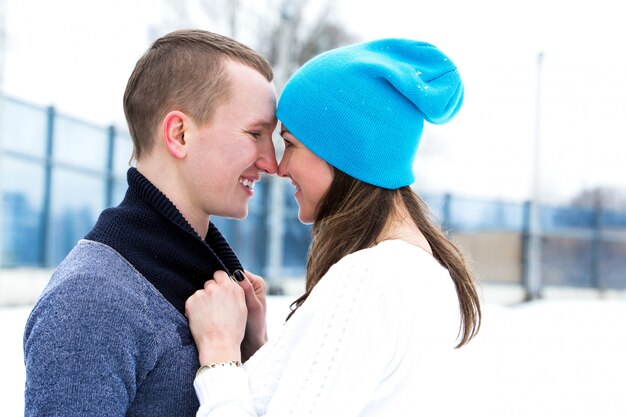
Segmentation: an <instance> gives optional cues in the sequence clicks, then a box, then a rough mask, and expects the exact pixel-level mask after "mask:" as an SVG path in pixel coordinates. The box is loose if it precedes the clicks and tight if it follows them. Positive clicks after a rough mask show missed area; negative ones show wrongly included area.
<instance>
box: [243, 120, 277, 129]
mask: <svg viewBox="0 0 626 417" xmlns="http://www.w3.org/2000/svg"><path fill="white" fill-rule="evenodd" d="M273 124H274V121H273V120H264V119H259V120H253V121H252V122H250V123H248V126H261V127H264V128H269V127H271V126H272V125H273Z"/></svg>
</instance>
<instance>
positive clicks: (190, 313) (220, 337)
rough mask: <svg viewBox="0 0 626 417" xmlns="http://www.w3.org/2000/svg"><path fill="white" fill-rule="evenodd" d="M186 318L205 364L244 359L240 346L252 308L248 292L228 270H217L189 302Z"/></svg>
mask: <svg viewBox="0 0 626 417" xmlns="http://www.w3.org/2000/svg"><path fill="white" fill-rule="evenodd" d="M185 315H186V316H187V318H188V319H189V328H190V329H191V334H192V336H193V338H194V340H195V342H196V346H197V348H198V354H199V359H200V364H201V365H207V364H210V363H217V362H227V361H232V360H241V352H240V350H239V349H240V345H241V342H242V340H243V336H244V332H245V330H246V319H247V317H248V309H247V308H246V295H245V294H244V289H243V288H242V287H241V286H239V285H237V283H236V282H235V281H234V280H232V279H231V278H230V277H229V276H228V275H227V274H226V273H225V272H224V271H217V272H215V274H213V279H212V280H208V281H207V282H206V283H205V284H204V289H202V290H198V291H196V292H195V294H193V295H192V296H191V297H189V298H188V299H187V302H186V303H185Z"/></svg>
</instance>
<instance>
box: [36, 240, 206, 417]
mask: <svg viewBox="0 0 626 417" xmlns="http://www.w3.org/2000/svg"><path fill="white" fill-rule="evenodd" d="M24 355H25V363H26V372H27V374H28V375H29V376H30V378H28V379H27V383H26V394H25V395H26V403H27V407H26V415H27V416H35V415H37V416H40V415H41V416H42V415H46V416H51V415H54V416H58V415H63V416H123V415H126V416H193V415H195V413H196V411H197V409H198V403H197V400H195V395H194V392H193V386H192V381H193V378H194V373H195V370H196V369H197V367H198V359H197V351H196V347H195V345H194V343H193V339H192V337H191V334H190V332H189V328H188V325H187V321H186V319H185V317H184V316H183V315H182V314H181V313H180V312H179V311H177V310H176V309H175V308H174V307H173V306H172V304H170V303H169V302H168V301H167V300H166V299H165V298H164V297H163V295H161V293H160V292H159V291H157V290H156V289H155V287H154V286H153V285H152V284H150V283H149V282H148V281H147V280H146V279H145V278H144V277H143V276H142V275H141V274H139V272H137V270H136V269H135V268H134V267H133V266H132V265H131V264H129V263H128V262H127V261H126V260H125V259H124V258H123V257H121V256H120V255H119V254H118V253H117V252H116V251H115V250H113V249H111V248H110V247H109V246H107V245H104V244H101V243H97V242H93V241H87V240H82V241H80V242H79V244H78V245H77V246H76V247H75V248H74V249H73V250H72V252H71V253H70V254H69V255H68V256H67V258H66V259H65V260H64V261H63V262H62V263H61V265H60V266H59V267H58V268H57V270H56V271H55V273H54V275H53V276H52V278H51V280H50V283H49V284H48V286H47V287H46V289H45V290H44V292H43V294H42V295H41V297H40V299H39V300H38V302H37V303H36V305H35V307H34V308H33V311H32V313H31V316H30V318H29V320H28V323H27V326H26V330H25V335H24ZM94 387H97V389H94Z"/></svg>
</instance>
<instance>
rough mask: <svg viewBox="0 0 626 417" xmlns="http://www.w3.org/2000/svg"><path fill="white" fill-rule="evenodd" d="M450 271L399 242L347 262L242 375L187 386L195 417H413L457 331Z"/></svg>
mask: <svg viewBox="0 0 626 417" xmlns="http://www.w3.org/2000/svg"><path fill="white" fill-rule="evenodd" d="M459 317H460V316H459V304H458V299H457V296H456V291H455V287H454V284H453V282H452V279H451V278H450V275H449V274H448V271H447V270H446V269H444V268H443V267H441V266H440V264H439V263H438V262H437V261H436V260H435V259H434V258H433V257H432V256H431V255H430V254H428V253H427V252H425V251H424V250H422V249H420V248H418V247H416V246H413V245H410V244H408V243H406V242H403V241H400V240H391V241H384V242H382V243H380V244H378V245H377V246H375V247H373V248H370V249H365V250H361V251H359V252H356V253H353V254H351V255H348V256H346V257H345V258H343V259H342V260H341V261H339V262H338V263H337V264H335V265H334V266H333V267H332V268H331V269H330V270H329V271H328V273H327V274H326V275H325V276H324V277H323V278H322V280H321V281H320V282H319V283H318V285H317V286H316V287H315V289H314V290H313V291H312V292H311V294H310V296H309V298H308V299H307V300H306V302H305V303H304V304H303V305H302V306H301V307H300V308H299V309H298V311H297V312H296V313H295V314H294V315H293V316H292V317H291V319H289V321H287V323H286V324H285V325H284V327H283V329H282V333H280V334H279V335H278V336H277V337H276V338H272V339H270V341H269V342H268V343H266V344H265V345H264V346H263V347H262V348H261V349H260V350H259V351H258V352H257V353H256V354H255V355H254V356H253V357H252V358H250V360H248V361H247V362H246V363H245V364H244V366H243V367H242V368H234V367H232V368H215V369H210V370H207V371H205V372H204V373H202V374H201V375H200V376H199V377H198V378H196V380H195V382H194V386H195V389H196V394H197V395H198V398H199V400H200V404H201V406H200V409H199V410H198V414H197V415H198V416H212V417H218V416H229V417H237V416H296V417H304V416H324V417H329V416H342V417H351V416H362V417H365V416H403V415H421V414H420V413H419V412H418V411H419V404H420V403H421V402H422V399H427V398H428V396H429V391H432V389H433V387H432V386H431V380H432V379H433V378H432V377H434V376H435V374H436V373H437V372H439V370H440V369H441V367H442V366H445V361H446V355H448V354H450V353H451V352H452V351H453V347H454V346H455V345H456V338H457V334H458V330H459V324H460V318H459Z"/></svg>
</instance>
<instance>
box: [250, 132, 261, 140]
mask: <svg viewBox="0 0 626 417" xmlns="http://www.w3.org/2000/svg"><path fill="white" fill-rule="evenodd" d="M248 134H249V135H250V136H252V137H253V138H255V139H258V138H260V137H261V132H256V131H251V132H248Z"/></svg>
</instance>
